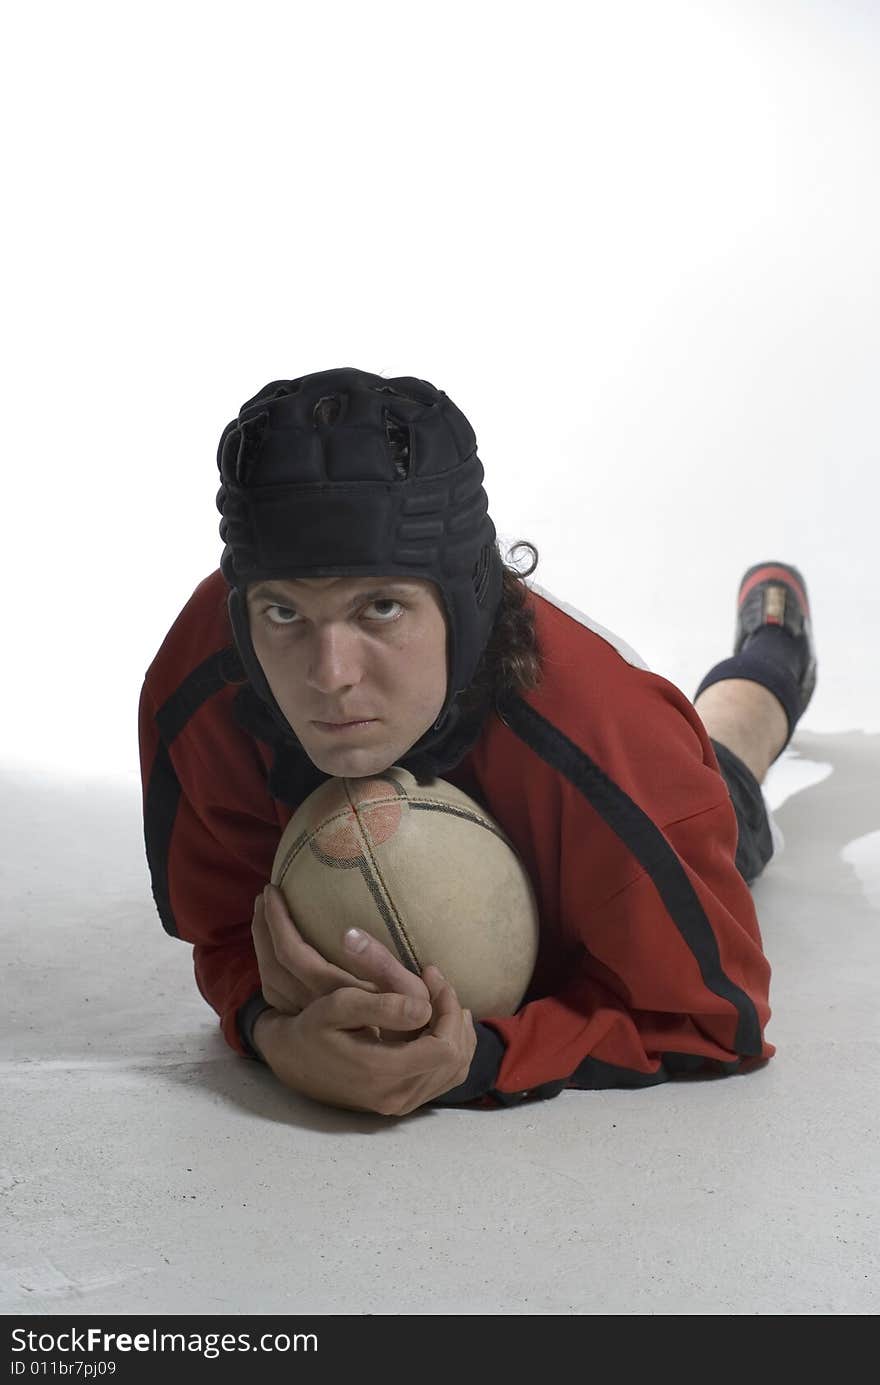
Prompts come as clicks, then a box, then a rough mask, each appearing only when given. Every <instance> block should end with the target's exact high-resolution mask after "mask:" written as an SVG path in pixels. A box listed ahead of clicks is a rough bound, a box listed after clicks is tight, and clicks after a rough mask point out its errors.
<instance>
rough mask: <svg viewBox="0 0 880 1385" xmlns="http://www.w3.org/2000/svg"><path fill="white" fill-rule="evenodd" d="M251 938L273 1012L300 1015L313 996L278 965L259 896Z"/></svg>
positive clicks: (263, 988) (266, 995) (261, 980)
mask: <svg viewBox="0 0 880 1385" xmlns="http://www.w3.org/2000/svg"><path fill="white" fill-rule="evenodd" d="M251 937H252V938H253V943H254V952H255V953H256V955H257V967H258V968H259V972H260V985H261V987H262V990H263V995H264V996H265V997H266V999H267V1001H268V1002H269V1004H270V1005H271V1006H272V1007H273V1009H275V1010H283V1011H285V1013H287V1014H298V1013H299V1011H300V1010H302V1009H303V1007H304V1006H306V1005H308V1003H309V1001H310V1000H311V999H312V994H311V992H310V991H308V990H307V988H306V987H305V986H304V985H303V984H302V982H301V981H298V980H297V978H296V977H295V976H294V975H293V974H292V973H291V972H289V971H286V970H285V968H284V967H282V966H281V964H280V963H279V962H278V960H277V958H276V956H275V949H274V947H273V945H272V939H271V937H270V934H269V929H268V927H267V926H266V917H265V913H264V910H263V907H262V899H261V898H260V897H259V896H258V898H257V902H256V904H255V905H254V918H253V923H252V924H251Z"/></svg>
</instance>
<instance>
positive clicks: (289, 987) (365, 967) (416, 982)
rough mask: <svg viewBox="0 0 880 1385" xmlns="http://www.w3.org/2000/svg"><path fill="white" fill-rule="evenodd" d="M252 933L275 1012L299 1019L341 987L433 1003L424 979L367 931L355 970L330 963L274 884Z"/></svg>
mask: <svg viewBox="0 0 880 1385" xmlns="http://www.w3.org/2000/svg"><path fill="white" fill-rule="evenodd" d="M251 934H252V936H253V940H254V948H255V950H256V954H257V964H258V966H259V968H260V983H261V985H262V988H263V995H264V996H265V997H266V999H267V1000H268V1002H269V1004H270V1005H271V1006H272V1008H273V1009H274V1010H280V1011H282V1012H283V1013H284V1014H286V1015H298V1014H299V1013H300V1011H302V1010H305V1008H306V1006H308V1005H310V1004H311V1003H312V1002H313V1001H314V1000H317V999H319V998H320V997H321V996H326V995H329V994H330V993H331V992H332V991H336V990H339V988H340V987H355V988H357V989H359V990H362V991H369V992H372V993H373V994H376V993H379V992H386V991H394V992H396V993H397V994H399V995H402V996H411V997H412V998H413V999H414V1000H421V1001H424V1002H426V1003H427V1002H428V1000H429V996H428V990H427V987H426V986H425V983H424V981H422V980H421V978H420V977H418V976H416V975H415V974H414V973H413V972H411V971H408V970H407V968H406V967H405V966H404V965H403V963H402V962H399V961H398V959H397V958H396V957H394V956H393V955H392V954H391V953H390V952H389V951H388V948H387V947H383V945H382V944H381V943H380V942H379V941H378V939H376V938H371V937H370V936H369V934H367V933H360V934H359V943H360V950H355V949H352V950H351V971H344V970H343V969H342V968H341V967H336V966H334V965H333V964H332V963H331V962H327V961H325V959H324V958H323V957H322V956H321V954H320V952H318V951H317V950H316V949H315V948H314V947H311V946H310V945H309V944H308V943H307V942H306V941H305V939H304V938H303V937H302V935H301V933H300V932H299V930H298V929H297V927H296V925H295V923H294V921H293V919H292V918H291V917H290V913H289V911H288V908H287V904H286V901H285V899H284V895H283V894H282V893H281V891H280V890H279V889H278V888H277V886H275V885H267V886H266V888H265V890H264V891H263V894H262V895H258V896H257V898H256V900H255V901H254V918H253V923H252V925H251ZM346 945H348V935H347V937H346ZM426 1019H427V1015H426ZM424 1022H425V1021H422V1023H424Z"/></svg>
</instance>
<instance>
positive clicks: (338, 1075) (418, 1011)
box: [254, 967, 477, 1116]
mask: <svg viewBox="0 0 880 1385" xmlns="http://www.w3.org/2000/svg"><path fill="white" fill-rule="evenodd" d="M423 978H424V983H425V986H426V991H427V996H428V999H427V1000H419V999H418V998H417V997H413V996H404V995H401V994H395V993H392V992H384V993H372V992H370V991H368V990H366V989H365V988H362V987H360V986H346V987H342V988H340V989H337V990H333V991H331V992H330V993H329V994H326V995H324V996H321V997H319V998H318V999H316V1000H313V1001H312V1002H311V1003H310V1004H308V1005H307V1006H305V1007H304V1008H303V1010H302V1012H301V1013H300V1014H297V1015H290V1014H279V1013H277V1012H276V1011H273V1010H266V1011H264V1013H263V1014H262V1015H259V1016H258V1017H257V1021H256V1023H255V1025H254V1042H255V1044H256V1045H257V1046H258V1048H259V1050H260V1052H261V1053H262V1054H263V1057H264V1058H265V1059H266V1062H267V1064H268V1065H269V1067H270V1068H271V1069H272V1071H273V1072H274V1074H275V1076H276V1077H277V1078H278V1079H279V1080H280V1081H281V1082H283V1083H284V1085H285V1086H286V1087H290V1088H292V1089H293V1090H294V1091H296V1092H302V1093H303V1095H305V1096H309V1097H312V1098H313V1099H314V1100H315V1101H323V1102H325V1103H326V1104H327V1105H328V1106H341V1107H343V1108H344V1109H346V1110H350V1111H375V1112H377V1113H378V1114H379V1115H382V1116H405V1115H408V1114H409V1112H410V1111H414V1110H415V1109H416V1108H417V1107H419V1106H423V1105H424V1104H425V1103H426V1102H428V1101H432V1100H433V1098H434V1097H436V1096H442V1095H443V1093H444V1092H448V1091H449V1090H450V1089H451V1088H452V1087H457V1086H458V1085H459V1083H461V1082H463V1081H464V1079H465V1078H466V1077H467V1075H468V1072H469V1071H470V1066H471V1060H472V1058H473V1056H474V1051H475V1049H476V1046H477V1036H476V1031H475V1030H474V1024H473V1017H472V1015H471V1012H470V1010H462V1008H461V1005H460V1004H459V1002H458V997H457V996H456V994H455V991H454V990H453V989H452V987H451V986H450V985H449V983H448V981H446V980H445V979H444V978H443V977H442V976H441V974H440V972H439V971H438V970H437V968H436V967H426V968H425V970H424V973H423ZM267 998H268V997H267ZM429 1002H430V1003H429ZM428 1021H430V1022H429V1023H428ZM424 1025H426V1026H427V1027H426V1028H425V1029H424V1032H423V1033H421V1034H419V1035H418V1036H417V1037H415V1038H412V1037H411V1031H412V1030H414V1029H420V1028H422V1026H424ZM379 1032H381V1033H383V1034H384V1035H385V1036H386V1037H385V1038H384V1039H383V1038H380V1037H379ZM392 1032H394V1033H395V1034H396V1036H397V1037H396V1038H389V1037H387V1036H389V1035H390V1034H391V1033H392ZM408 1034H410V1038H409V1041H408V1042H407V1035H408Z"/></svg>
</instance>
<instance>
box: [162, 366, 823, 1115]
mask: <svg viewBox="0 0 880 1385" xmlns="http://www.w3.org/2000/svg"><path fill="white" fill-rule="evenodd" d="M218 466H219V469H220V473H221V478H222V485H221V488H220V491H219V493H218V496H217V506H218V509H219V510H220V513H221V514H222V516H223V518H222V522H221V525H220V535H221V538H222V539H223V540H224V542H225V544H226V547H225V549H224V553H223V556H222V559H221V564H220V570H219V571H217V572H215V573H213V574H212V575H211V576H210V577H208V578H206V579H205V580H204V581H203V582H202V583H201V584H200V585H199V586H198V587H197V589H196V591H195V592H194V593H193V595H192V597H191V598H190V600H189V602H188V603H187V604H186V606H185V607H184V608H183V610H182V611H181V613H180V615H179V616H178V617H177V619H176V620H175V622H174V624H173V625H172V627H171V629H170V630H169V632H168V635H167V636H166V639H165V640H164V642H163V644H162V647H161V648H160V650H159V651H158V653H157V654H156V656H155V658H154V660H153V662H152V663H151V665H150V667H149V669H148V671H147V674H146V677H145V681H144V687H143V690H142V694H141V700H140V708H139V730H140V751H141V766H142V776H143V788H144V833H145V845H146V851H147V859H148V864H149V868H150V872H151V878H152V886H153V894H154V898H155V901H156V905H157V907H158V910H159V914H160V917H161V919H162V922H163V924H164V926H165V928H166V929H167V930H168V931H169V932H170V933H172V934H173V935H175V936H179V937H182V938H184V939H186V940H187V941H189V942H191V943H192V944H193V949H194V965H195V974H196V980H197V984H198V986H199V988H200V990H201V992H202V994H203V996H204V997H205V999H206V1000H207V1001H208V1003H209V1004H211V1005H212V1006H213V1007H214V1009H215V1010H216V1011H217V1013H218V1015H219V1016H220V1022H221V1027H222V1030H223V1033H224V1035H225V1037H226V1039H227V1041H228V1043H229V1044H230V1046H231V1047H232V1048H233V1049H235V1051H236V1052H238V1053H240V1054H243V1055H250V1056H253V1057H256V1058H260V1059H262V1061H264V1062H266V1063H267V1064H268V1065H269V1067H270V1068H271V1069H272V1071H273V1072H274V1073H275V1074H276V1076H277V1077H278V1078H279V1080H280V1081H281V1082H283V1083H284V1084H285V1085H286V1086H288V1087H290V1088H291V1089H293V1090H295V1091H298V1092H301V1093H303V1094H305V1095H308V1096H310V1097H312V1098H314V1099H315V1100H318V1101H323V1102H326V1103H328V1104H331V1105H335V1106H341V1107H347V1108H350V1109H354V1110H367V1111H376V1112H380V1113H382V1114H389V1115H402V1114H406V1113H408V1112H410V1111H413V1110H415V1109H417V1108H418V1107H419V1106H422V1105H425V1104H427V1103H434V1104H459V1103H476V1104H478V1105H480V1106H483V1107H494V1106H497V1105H499V1104H500V1105H509V1104H513V1103H516V1102H519V1101H523V1100H526V1099H529V1098H536V1097H537V1098H546V1097H552V1096H555V1095H557V1094H558V1093H559V1092H561V1091H562V1090H563V1089H564V1088H566V1087H578V1088H584V1089H590V1088H593V1089H595V1088H600V1087H608V1086H648V1085H653V1084H656V1083H658V1082H662V1081H666V1080H668V1079H669V1078H671V1077H674V1076H676V1075H677V1074H681V1073H688V1074H692V1073H704V1074H707V1075H709V1074H716V1075H717V1074H732V1073H734V1072H744V1071H747V1070H748V1069H749V1068H750V1067H754V1066H755V1065H756V1064H760V1063H763V1062H765V1061H766V1060H767V1059H768V1058H770V1057H772V1055H773V1053H774V1052H775V1048H774V1046H773V1045H772V1044H770V1043H768V1042H767V1041H766V1040H765V1038H764V1028H765V1026H766V1023H767V1021H768V1019H769V1017H770V1008H769V1004H768V990H769V978H770V967H769V964H768V962H767V959H766V958H765V956H764V954H763V951H762V946H761V935H760V929H759V926H758V920H757V916H756V913H755V907H754V903H753V900H752V896H751V894H750V892H749V888H748V885H749V883H750V882H751V881H752V880H753V879H754V878H755V877H756V876H757V875H758V874H759V873H760V871H761V870H762V869H763V868H764V866H765V865H766V862H767V861H768V860H769V859H770V857H771V856H772V854H773V851H774V847H777V848H778V847H779V845H781V834H779V832H778V828H776V825H775V823H774V822H773V820H772V817H771V816H770V815H769V814H768V812H767V808H766V804H765V802H764V799H763V795H762V792H761V788H760V784H761V781H762V780H763V778H764V775H765V774H766V772H767V769H768V768H769V766H770V764H771V763H772V762H773V761H774V760H775V759H777V758H778V756H779V755H780V754H781V753H782V751H783V750H784V748H785V746H786V745H787V744H788V741H789V740H790V739H791V736H792V734H793V732H794V728H795V726H796V724H797V721H798V718H799V717H800V715H801V714H802V713H803V711H804V710H805V708H806V706H807V704H808V702H809V700H810V697H811V696H812V692H813V688H814V686H815V681H816V659H815V651H814V647H813V640H812V630H811V624H810V615H809V606H808V601H807V595H806V588H805V585H804V582H803V578H802V577H801V575H800V573H799V572H798V571H797V569H796V568H793V567H791V566H789V565H787V564H782V563H763V564H758V565H756V566H755V567H753V568H750V569H749V570H748V571H747V573H746V574H745V576H744V578H743V581H742V583H741V585H740V592H739V604H738V616H737V631H736V638H735V651H734V657H733V658H731V659H727V660H725V661H723V662H722V663H721V664H718V665H716V666H715V667H714V668H713V669H712V670H711V671H710V672H709V673H708V674H707V675H706V677H705V678H704V679H703V681H702V683H701V684H700V687H699V689H698V690H697V695H696V703H691V702H690V701H689V700H688V699H687V698H686V697H685V696H684V694H683V693H682V692H681V691H680V690H679V689H678V688H676V687H675V686H674V685H673V684H672V683H670V682H669V681H668V680H666V679H664V678H662V677H660V676H658V675H656V674H653V673H652V672H651V671H650V670H648V669H647V667H646V666H645V664H644V663H643V661H642V660H641V659H640V658H639V656H638V655H637V654H636V653H635V652H634V651H633V650H631V649H630V648H629V647H628V646H627V645H626V644H625V643H624V642H623V641H622V640H620V639H619V638H618V637H617V636H615V635H613V634H612V633H611V632H610V631H607V630H605V629H603V627H601V626H598V625H596V624H595V623H594V622H591V621H590V620H588V618H587V617H586V616H584V615H583V614H582V613H581V612H578V611H576V610H574V609H573V608H571V607H569V606H567V605H565V603H563V602H560V601H558V600H557V599H556V598H555V597H552V596H551V595H550V594H549V593H547V592H544V591H542V589H541V588H538V587H536V586H535V587H533V588H530V587H527V586H526V584H525V582H524V580H523V577H522V576H521V575H520V574H519V573H518V572H517V571H516V570H515V569H513V568H510V567H508V566H507V565H506V564H505V563H504V562H503V560H502V558H501V555H500V552H499V549H498V544H497V541H496V535H495V529H494V526H493V524H492V521H491V520H490V518H489V515H488V501H487V498H486V494H485V491H484V489H483V485H482V482H483V468H482V464H481V463H480V461H479V458H478V457H477V452H476V438H475V437H474V433H473V430H472V428H471V426H470V424H469V423H468V421H467V419H466V418H465V416H464V415H463V414H462V413H461V411H460V410H459V409H457V408H456V406H455V405H454V404H453V403H452V401H451V400H450V399H449V398H448V397H447V396H446V395H445V394H444V393H443V392H442V391H438V390H436V389H435V388H434V386H433V385H431V384H429V383H428V382H427V381H423V380H417V379H414V378H411V377H401V378H397V379H391V380H386V379H384V378H382V377H381V376H376V375H371V374H369V373H367V372H363V371H359V370H354V369H341V370H329V371H321V372H317V373H315V374H313V375H307V376H302V377H300V378H299V379H297V380H293V381H273V382H271V383H270V384H269V385H267V386H266V387H265V388H264V389H263V390H261V391H260V392H259V394H257V395H255V396H254V398H253V399H251V400H249V401H248V402H247V403H246V404H245V405H244V406H243V407H242V409H241V410H240V412H239V415H238V417H237V418H236V419H234V420H232V422H231V423H229V424H228V425H227V427H226V429H225V430H224V432H223V436H222V437H221V440H220V445H219V448H218ZM534 556H535V558H536V557H537V555H534ZM531 570H534V567H533V568H532V569H531ZM526 575H528V574H526ZM696 704H699V713H698V711H697V708H696ZM393 764H399V765H403V766H404V767H405V768H407V769H410V770H411V771H412V772H413V773H414V774H415V775H416V776H417V778H419V779H420V781H422V782H424V781H426V780H429V779H430V778H432V777H438V776H439V777H444V778H447V779H449V780H450V781H452V782H453V783H455V784H457V785H458V786H459V787H461V788H463V789H464V790H465V791H466V792H468V793H470V794H471V795H472V796H473V797H474V798H477V799H478V800H479V801H481V802H482V803H483V804H484V806H485V807H486V809H487V810H488V811H489V812H490V813H491V814H492V816H493V817H494V818H495V819H496V820H497V821H498V822H499V824H500V825H501V827H502V829H503V830H504V831H505V832H506V834H507V836H508V838H509V839H510V840H511V842H512V843H513V845H514V846H515V848H516V850H517V851H518V853H519V855H520V857H521V859H522V860H523V862H524V864H525V866H526V868H527V870H528V871H529V874H530V877H531V879H532V883H533V885H534V886H535V891H536V897H537V901H538V907H539V917H540V925H541V938H540V946H539V954H538V960H537V964H536V967H535V971H534V974H533V976H532V981H531V984H530V987H529V991H528V992H527V995H526V997H525V999H524V1001H523V1003H522V1005H521V1006H520V1009H519V1010H518V1011H517V1013H516V1014H515V1015H513V1016H509V1017H503V1018H498V1017H493V1016H482V1015H478V1016H475V1017H474V1016H472V1015H471V1014H470V1013H469V1012H468V1011H466V1010H463V1009H462V1007H461V1006H460V1004H459V1002H458V998H457V996H456V995H455V993H454V991H453V990H452V988H451V987H450V986H449V985H448V983H446V981H445V980H444V978H443V977H442V976H441V975H440V974H439V972H438V971H437V970H436V968H433V967H428V968H426V969H425V971H424V973H423V975H422V976H421V977H417V976H415V975H413V974H412V973H410V972H409V971H407V970H406V968H405V967H403V965H402V964H401V963H400V962H399V961H398V960H397V959H396V958H394V957H392V956H391V955H390V953H388V952H387V951H386V949H385V948H384V947H382V945H381V944H379V943H378V942H377V941H376V940H373V939H369V938H367V937H366V936H365V935H362V934H356V933H355V934H354V935H353V936H350V939H349V941H350V951H351V961H350V967H349V969H348V970H342V969H340V968H338V967H335V966H332V965H330V964H329V963H327V962H325V961H324V960H323V958H321V957H320V955H319V954H318V953H317V952H316V951H315V950H314V949H313V948H311V947H310V946H309V945H307V944H306V943H305V941H304V940H303V939H302V938H301V937H300V935H299V933H298V931H297V929H296V922H295V920H294V919H292V918H291V917H290V914H289V912H288V910H287V908H286V906H285V903H284V899H283V896H282V895H281V893H280V892H279V891H278V890H277V889H275V888H274V887H272V886H271V885H270V884H268V883H267V882H268V880H269V875H270V872H271V866H272V861H273V858H274V854H275V849H276V847H277V844H278V840H279V838H280V835H281V833H282V831H283V829H284V827H285V826H286V824H287V822H288V821H289V820H290V817H291V816H292V814H293V812H294V810H295V809H296V808H297V807H298V806H299V804H300V803H301V802H302V801H303V799H304V798H305V797H306V796H307V795H308V794H309V793H311V792H312V790H313V789H314V788H316V787H317V786H318V784H320V783H322V782H323V781H324V780H325V779H326V778H327V777H329V776H349V777H360V776H364V775H371V774H377V773H381V772H382V771H383V770H386V769H388V768H389V767H390V766H391V765H393Z"/></svg>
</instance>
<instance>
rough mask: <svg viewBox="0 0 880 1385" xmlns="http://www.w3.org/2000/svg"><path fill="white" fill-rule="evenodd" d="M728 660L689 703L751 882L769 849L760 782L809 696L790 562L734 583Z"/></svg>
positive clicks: (803, 629)
mask: <svg viewBox="0 0 880 1385" xmlns="http://www.w3.org/2000/svg"><path fill="white" fill-rule="evenodd" d="M734 650H735V653H734V655H733V657H732V658H729V659H724V660H722V662H721V663H719V664H715V665H714V667H713V668H711V669H710V670H709V672H708V673H707V674H706V676H705V677H704V678H703V680H702V682H701V683H700V685H699V687H698V688H697V691H696V692H695V693H694V697H693V702H694V706H695V707H696V709H697V712H698V714H699V716H700V718H701V720H702V722H703V724H704V726H705V727H706V730H707V731H708V733H709V737H710V739H711V741H712V744H713V746H714V748H715V754H716V756H717V758H718V767H719V769H720V770H721V773H722V775H723V777H724V779H725V782H726V784H727V787H728V790H729V792H730V796H731V799H732V800H733V806H734V809H735V811H736V816H737V822H738V824H739V839H738V842H737V852H736V865H737V869H738V870H739V871H740V873H741V874H742V875H743V877H744V878H745V880H746V881H747V883H749V884H751V883H752V881H753V880H755V879H756V878H757V877H758V875H760V873H761V871H762V870H763V869H764V866H765V865H766V864H767V862H768V861H769V860H770V858H771V857H772V855H773V852H774V845H775V842H774V836H773V829H772V826H771V823H770V820H769V817H768V809H767V804H766V801H765V799H764V796H763V791H762V789H761V784H762V783H763V781H764V779H765V778H766V776H767V771H768V769H769V768H770V766H771V765H772V764H773V762H774V761H775V760H778V759H779V756H780V755H781V754H782V752H783V751H784V749H785V747H786V746H787V745H788V743H789V741H790V740H791V738H792V736H793V735H794V731H795V727H796V726H797V723H798V720H799V719H800V717H801V715H802V714H803V712H804V711H805V710H806V707H807V704H808V702H809V701H810V698H811V697H812V694H813V689H814V687H815V683H816V658H815V649H814V646H813V636H812V626H811V624H810V616H809V604H808V597H807V589H806V583H805V582H804V579H803V576H802V574H801V573H800V572H799V571H798V569H797V568H796V567H792V566H791V564H789V563H780V562H775V561H771V562H766V563H756V564H755V565H754V566H753V567H750V568H749V569H748V570H747V571H746V573H745V575H744V576H743V579H742V581H741V582H740V588H739V594H738V597H737V619H736V631H735V635H734Z"/></svg>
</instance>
